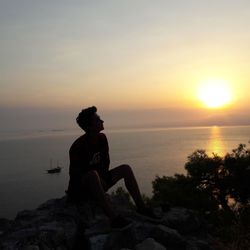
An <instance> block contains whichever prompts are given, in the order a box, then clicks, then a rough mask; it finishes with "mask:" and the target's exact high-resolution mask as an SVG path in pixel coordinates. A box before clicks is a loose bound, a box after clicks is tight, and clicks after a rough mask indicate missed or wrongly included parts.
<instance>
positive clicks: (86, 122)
mask: <svg viewBox="0 0 250 250" xmlns="http://www.w3.org/2000/svg"><path fill="white" fill-rule="evenodd" d="M96 112H97V108H96V107H95V106H92V107H89V108H86V109H83V110H82V111H81V112H80V113H79V115H78V116H77V118H76V122H77V124H78V125H79V127H80V128H82V129H83V130H84V131H86V130H87V129H88V127H89V126H91V118H92V116H93V115H94V114H95V113H96Z"/></svg>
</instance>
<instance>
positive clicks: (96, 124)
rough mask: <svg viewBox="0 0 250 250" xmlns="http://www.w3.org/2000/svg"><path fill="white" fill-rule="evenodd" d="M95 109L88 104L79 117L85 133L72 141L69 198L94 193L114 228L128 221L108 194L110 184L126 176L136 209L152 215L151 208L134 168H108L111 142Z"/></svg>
mask: <svg viewBox="0 0 250 250" xmlns="http://www.w3.org/2000/svg"><path fill="white" fill-rule="evenodd" d="M96 112H97V108H96V107H94V106H93V107H89V108H86V109H83V110H82V111H81V112H80V113H79V115H78V117H77V118H76V121H77V123H78V125H79V126H80V127H81V128H82V129H83V130H84V131H85V134H83V135H82V136H80V137H79V138H78V139H77V140H76V141H75V142H74V143H73V144H72V146H71V148H70V151H69V155H70V170H69V174H70V181H69V188H68V198H69V201H72V202H74V203H77V202H79V201H81V200H83V199H84V198H87V197H89V196H91V197H92V198H94V199H95V200H96V201H97V202H98V203H99V204H100V206H101V207H102V208H103V210H104V212H105V214H106V215H107V216H108V217H109V219H110V221H111V226H112V227H114V228H122V227H125V226H127V225H128V224H129V221H127V220H126V219H125V218H122V217H121V216H119V215H117V214H116V212H115V211H114V210H113V208H112V206H111V204H110V203H109V201H108V200H107V198H106V195H105V192H106V191H107V190H108V189H109V188H110V187H112V186H113V185H114V184H116V183H117V182H118V181H119V180H121V179H124V182H125V185H126V188H127V190H128V191H129V193H130V195H131V196H132V198H133V200H134V202H135V204H136V206H137V208H138V209H137V211H138V212H139V213H141V214H143V215H147V216H151V217H153V213H152V211H151V210H150V209H149V208H146V207H145V204H144V202H143V200H142V197H141V193H140V191H139V187H138V184H137V181H136V179H135V176H134V174H133V171H132V169H131V167H130V166H129V165H125V164H124V165H120V166H118V167H116V168H113V169H111V170H109V163H110V160H109V146H108V141H107V138H106V136H105V134H104V133H101V131H102V130H104V126H103V123H104V122H103V120H101V119H100V117H99V115H98V114H97V113H96Z"/></svg>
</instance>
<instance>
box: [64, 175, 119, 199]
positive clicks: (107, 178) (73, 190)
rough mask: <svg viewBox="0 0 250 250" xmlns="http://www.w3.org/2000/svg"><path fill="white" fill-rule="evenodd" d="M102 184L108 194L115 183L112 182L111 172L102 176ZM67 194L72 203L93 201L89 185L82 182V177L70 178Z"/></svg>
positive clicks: (72, 176)
mask: <svg viewBox="0 0 250 250" xmlns="http://www.w3.org/2000/svg"><path fill="white" fill-rule="evenodd" d="M99 177H100V179H101V183H102V186H103V189H104V191H105V192H107V191H108V190H109V189H110V188H111V187H112V186H113V185H114V184H115V182H114V181H113V180H112V175H111V173H110V171H108V172H107V173H105V175H104V174H103V175H100V174H99ZM66 193H67V200H68V201H69V202H70V203H75V204H77V203H81V202H84V201H89V200H92V199H93V195H92V193H91V192H89V187H88V184H87V183H83V182H82V176H79V175H77V176H74V175H71V176H70V180H69V185H68V190H67V191H66Z"/></svg>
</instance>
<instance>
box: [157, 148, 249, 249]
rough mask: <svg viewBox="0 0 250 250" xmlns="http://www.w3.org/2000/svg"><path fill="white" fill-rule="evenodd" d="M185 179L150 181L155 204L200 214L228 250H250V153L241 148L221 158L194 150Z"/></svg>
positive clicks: (179, 176)
mask: <svg viewBox="0 0 250 250" xmlns="http://www.w3.org/2000/svg"><path fill="white" fill-rule="evenodd" d="M185 169H186V170H187V174H186V175H180V174H176V175H175V176H173V177H166V176H163V177H159V176H157V177H156V179H155V180H154V181H153V197H152V202H154V203H161V204H164V203H170V204H171V205H173V206H184V207H187V208H192V209H195V210H198V211H200V212H201V213H202V214H203V215H204V216H205V217H206V218H207V220H208V224H209V225H211V232H213V233H214V235H215V236H217V237H219V238H220V239H221V240H224V241H225V242H227V244H228V246H229V245H231V246H233V248H230V247H228V249H250V233H249V232H250V150H248V149H247V148H246V145H245V144H240V145H239V146H238V148H236V149H234V150H232V153H228V154H226V155H225V156H224V157H221V156H218V155H216V154H213V155H212V156H211V157H210V156H208V155H207V154H206V152H205V151H204V150H197V151H195V152H194V153H192V154H191V155H190V156H189V157H188V162H187V163H186V164H185Z"/></svg>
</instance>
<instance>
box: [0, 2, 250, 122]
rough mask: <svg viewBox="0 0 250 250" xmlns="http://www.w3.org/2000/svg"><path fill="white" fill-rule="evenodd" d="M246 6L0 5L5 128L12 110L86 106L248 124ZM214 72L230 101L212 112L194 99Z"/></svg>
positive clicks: (0, 96)
mask: <svg viewBox="0 0 250 250" xmlns="http://www.w3.org/2000/svg"><path fill="white" fill-rule="evenodd" d="M249 9H250V2H247V1H243V0H238V1H226V0H221V1H215V0H212V1H209V2H205V1H199V0H191V1H184V0H183V1H175V2H173V1H160V2H152V1H146V2H145V1H124V2H120V1H108V2H107V1H105V2H101V3H100V2H99V1H91V2H89V3H86V2H85V1H82V2H79V1H70V2H69V1H53V3H52V2H51V1H42V2H37V1H36V2H34V1H31V0H25V1H22V2H20V1H17V0H15V1H9V2H8V1H4V2H1V3H0V16H1V24H0V31H1V44H0V55H1V57H0V65H1V67H0V75H1V78H0V86H1V91H0V115H2V117H4V120H5V125H4V126H9V125H8V124H11V121H12V120H11V119H13V118H11V116H13V117H14V114H15V112H16V113H18V114H19V115H20V116H21V117H22V115H21V114H22V112H23V114H24V116H25V114H26V113H27V110H28V111H29V112H30V115H31V116H32V114H40V112H42V113H44V114H46V112H47V113H48V114H49V113H50V112H51V110H54V111H53V112H55V113H56V112H59V113H60V114H61V113H62V114H63V113H67V115H65V117H71V113H72V112H78V110H80V109H81V108H82V107H86V106H90V105H96V106H98V107H100V110H101V111H103V112H106V113H107V114H109V113H110V112H111V111H115V112H119V111H121V112H123V111H126V112H127V111H129V110H130V111H131V112H132V113H133V112H137V111H138V110H141V111H142V114H143V115H142V116H143V117H144V112H145V114H146V113H147V111H145V110H155V112H156V113H157V112H158V111H157V110H165V111H164V112H163V113H162V115H159V117H162V120H161V119H160V118H159V119H160V120H161V121H159V123H161V122H162V123H164V122H167V118H166V117H170V116H171V119H173V120H175V121H177V120H179V116H180V115H181V116H183V113H185V112H186V114H187V115H186V116H187V117H186V118H185V120H183V125H185V124H188V122H189V121H188V117H190V116H191V117H193V116H194V120H195V118H196V120H197V121H198V120H202V119H205V120H206V119H208V118H207V117H208V116H209V117H210V116H211V115H213V116H214V117H221V115H224V116H225V115H229V116H231V117H233V119H231V120H233V121H234V122H236V123H246V121H245V120H246V119H247V117H246V116H247V112H248V102H249V97H248V95H249V94H248V93H250V84H249V79H250V72H249V66H250V65H249V63H250V61H249V58H250V52H249V44H250V33H249V27H248V24H249V23H250V15H249V11H248V10H249ZM211 78H212V79H223V80H225V81H227V82H228V84H229V85H230V89H231V91H232V99H231V101H230V103H228V105H227V107H224V108H221V109H214V110H212V111H211V110H207V108H206V107H205V106H204V105H203V104H202V102H201V101H200V100H199V96H198V89H199V87H200V86H201V85H202V83H203V82H204V81H206V80H208V79H211ZM215 91H216V90H215ZM170 110H171V111H170ZM176 110H178V111H176ZM190 110H191V111H190ZM64 111H65V112H64ZM150 112H153V111H150ZM195 112H196V115H195ZM132 113H131V114H132ZM175 114H176V115H175ZM191 114H192V115H191ZM236 114H238V118H237V115H236ZM44 117H46V115H44ZM49 117H50V116H48V117H47V118H44V119H51V118H49ZM163 117H164V119H163ZM204 117H206V118H204ZM242 117H243V118H244V119H243V118H242ZM8 119H9V121H8ZM128 119H129V117H128ZM145 119H146V118H145ZM149 119H150V117H147V119H146V120H149ZM171 119H170V120H171ZM213 119H214V118H213ZM218 119H219V118H218ZM235 119H236V121H235ZM1 120H3V118H2V119H1ZM142 120H143V119H142ZM222 120H223V119H222ZM222 120H220V119H219V120H218V123H220V122H221V121H222ZM243 120H244V122H243ZM64 122H65V123H67V122H68V120H67V119H66V118H65V119H64ZM116 122H117V121H114V123H116ZM174 123H175V122H173V124H174ZM179 123H181V122H180V121H179ZM6 124H7V125H6ZM31 124H33V123H31ZM49 124H50V125H48V126H53V122H52V119H51V122H50V123H49ZM54 125H55V126H58V125H56V123H54Z"/></svg>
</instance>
